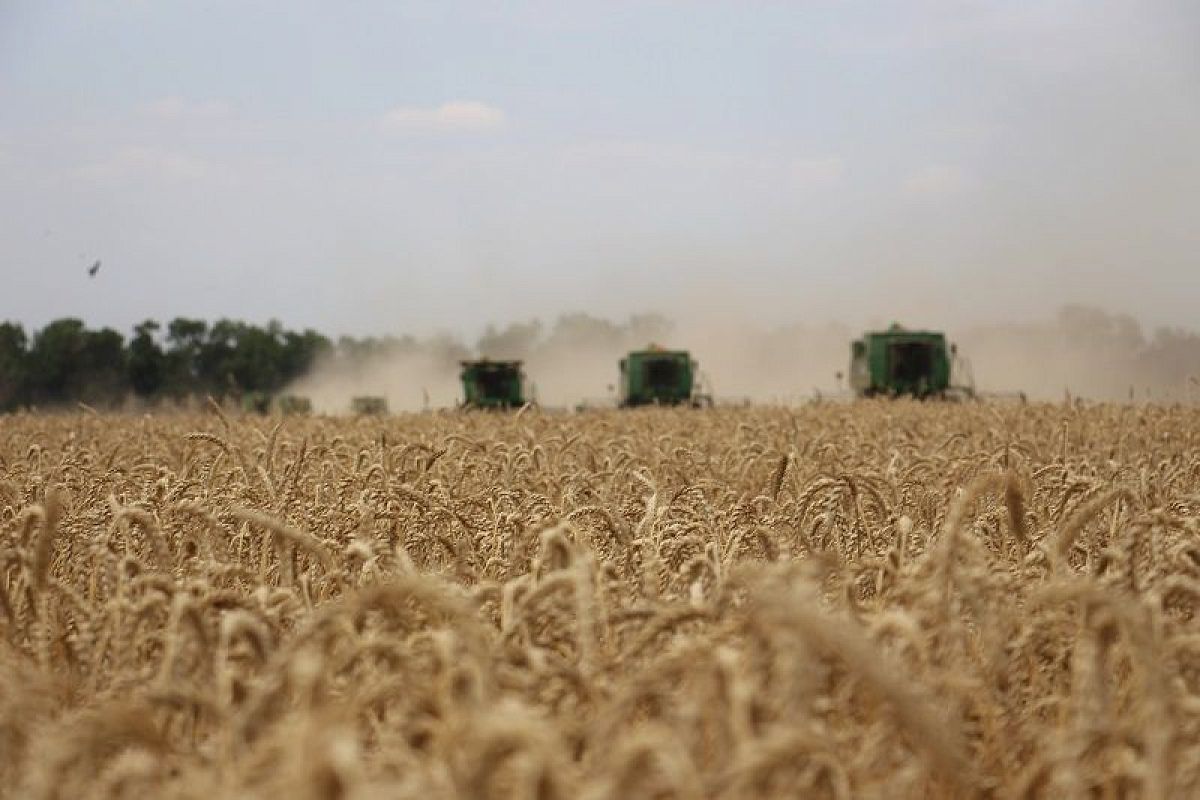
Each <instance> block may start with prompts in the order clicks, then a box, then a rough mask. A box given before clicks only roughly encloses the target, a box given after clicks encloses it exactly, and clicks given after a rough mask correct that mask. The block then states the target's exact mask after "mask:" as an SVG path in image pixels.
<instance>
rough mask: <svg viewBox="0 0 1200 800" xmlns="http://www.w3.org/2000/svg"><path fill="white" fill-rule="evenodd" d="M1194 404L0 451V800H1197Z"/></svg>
mask: <svg viewBox="0 0 1200 800" xmlns="http://www.w3.org/2000/svg"><path fill="white" fill-rule="evenodd" d="M1197 431H1200V410H1197V409H1194V408H1190V409H1189V408H1184V407H1173V408H1168V407H1152V406H1150V407H1132V406H1116V405H1096V406H1092V405H1083V404H1079V403H1075V404H1060V405H1048V404H1047V405H1029V406H1015V405H1014V406H989V405H984V404H969V405H945V404H937V403H924V404H922V403H916V402H892V403H889V402H862V403H855V404H812V405H808V406H804V407H800V408H795V409H786V408H753V409H717V410H710V411H692V410H667V409H648V410H644V411H636V412H615V411H597V412H589V413H582V414H551V413H545V412H539V411H537V410H525V411H523V412H521V413H519V414H515V415H497V414H486V413H435V414H414V415H404V416H396V417H389V418H381V419H335V418H287V419H286V420H278V419H269V418H262V417H250V416H239V415H233V414H226V413H224V412H220V411H219V410H217V409H215V408H214V409H209V410H208V411H207V412H206V413H193V414H179V415H163V416H135V415H126V416H122V415H100V414H94V413H82V412H81V413H72V414H59V415H50V414H47V415H32V414H23V415H16V416H9V417H5V418H3V419H2V420H0V478H2V480H0V526H2V534H0V795H3V796H5V797H21V798H47V799H48V798H115V797H122V798H142V797H162V798H198V799H199V798H203V800H220V799H221V798H270V797H288V798H292V799H294V800H300V799H301V798H419V799H420V800H439V799H440V798H500V797H505V798H508V797H513V798H537V799H538V800H550V799H551V798H577V797H578V798H592V799H594V800H600V799H601V798H663V799H665V798H681V799H683V798H769V797H770V798H774V797H806V798H809V797H812V798H824V797H832V798H849V797H863V798H918V797H935V798H938V797H940V798H950V797H997V798H1004V797H1014V798H1016V797H1046V798H1060V797H1065V798H1074V797H1089V798H1091V797H1094V798H1118V797H1147V798H1172V797H1194V796H1197V794H1200V622H1198V620H1197V619H1196V616H1195V612H1196V606H1197V604H1198V603H1200V538H1198V536H1200V524H1198V520H1200V451H1198V448H1197V444H1198V441H1197V438H1198V434H1197Z"/></svg>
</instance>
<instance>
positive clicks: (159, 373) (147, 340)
mask: <svg viewBox="0 0 1200 800" xmlns="http://www.w3.org/2000/svg"><path fill="white" fill-rule="evenodd" d="M161 328H162V326H161V325H159V324H158V323H157V322H155V321H154V320H152V319H148V320H146V321H145V322H143V323H142V324H140V325H138V326H136V327H135V328H134V329H133V334H134V336H133V339H131V340H130V341H129V357H128V361H129V383H130V385H131V386H132V387H133V391H134V392H135V393H136V394H138V395H139V396H141V397H152V396H154V395H157V394H159V392H160V391H161V390H162V388H163V384H164V383H165V381H166V378H167V357H166V354H165V353H164V352H163V349H162V348H161V347H160V346H159V344H158V341H157V339H156V338H155V335H156V334H157V333H158V331H159V330H160V329H161Z"/></svg>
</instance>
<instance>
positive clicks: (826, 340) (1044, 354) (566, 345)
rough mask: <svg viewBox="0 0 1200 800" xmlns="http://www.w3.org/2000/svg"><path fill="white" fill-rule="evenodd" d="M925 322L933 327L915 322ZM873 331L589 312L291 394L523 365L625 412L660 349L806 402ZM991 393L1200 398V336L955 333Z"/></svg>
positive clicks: (401, 346)
mask: <svg viewBox="0 0 1200 800" xmlns="http://www.w3.org/2000/svg"><path fill="white" fill-rule="evenodd" d="M905 322H907V323H909V324H913V325H914V326H915V325H916V324H917V323H919V322H920V321H919V320H905ZM860 332H861V328H859V327H854V326H851V325H848V324H842V323H829V324H824V325H815V324H791V325H781V326H774V327H771V326H760V325H756V324H755V323H754V322H752V321H748V320H745V319H737V318H735V317H727V318H721V319H706V320H689V321H687V322H686V323H682V324H681V323H676V322H674V321H672V320H670V319H668V318H667V317H665V316H662V315H659V314H641V315H635V316H632V317H629V318H627V319H626V320H624V321H620V322H614V321H610V320H606V319H602V318H599V317H594V316H591V315H588V314H585V313H573V314H565V315H562V316H560V317H558V319H557V320H555V321H554V322H553V323H552V324H549V325H547V324H543V323H542V322H540V321H536V320H533V321H528V322H518V323H512V324H509V325H506V326H503V327H497V326H489V327H488V328H487V329H486V330H485V332H484V333H483V335H482V336H480V337H479V338H478V340H477V341H476V342H475V343H474V344H472V345H468V344H467V343H465V342H463V341H462V340H460V339H458V338H455V337H453V336H450V335H440V336H436V337H432V338H430V339H424V340H422V339H414V338H412V337H404V338H401V339H386V340H383V341H382V342H380V343H378V344H377V345H376V346H374V347H371V348H367V349H366V350H365V351H364V350H363V348H361V347H360V348H358V349H357V350H356V349H354V348H351V347H348V346H347V345H345V344H344V343H339V346H338V347H337V348H335V350H334V352H333V353H332V354H331V355H330V356H329V357H328V358H326V359H325V360H323V361H322V362H321V363H319V364H318V365H317V367H316V368H315V369H314V370H313V371H312V372H311V373H310V374H309V375H308V376H306V377H305V378H303V379H302V380H300V381H299V382H297V383H296V384H295V385H293V386H292V387H291V388H290V389H289V391H291V392H294V393H297V394H302V395H306V396H308V397H310V398H311V399H312V401H313V404H314V406H315V408H316V409H317V410H319V411H322V412H325V413H341V412H345V411H347V410H348V409H349V407H350V401H351V399H352V398H353V397H356V396H382V397H385V398H386V399H387V401H388V404H389V407H390V408H391V409H392V410H394V411H415V410H421V409H436V408H445V407H450V406H453V405H455V404H457V403H458V402H459V400H460V399H461V395H462V391H461V387H460V385H459V383H458V371H459V364H458V362H459V361H460V360H462V359H466V358H473V357H487V358H492V359H522V360H523V361H524V362H525V371H526V373H527V375H528V378H529V382H530V385H531V389H532V394H533V396H534V397H535V398H536V399H537V400H538V402H539V403H541V404H542V405H544V406H547V407H574V406H576V405H578V404H580V403H585V404H587V405H590V406H605V405H612V404H613V403H615V399H616V395H615V384H616V382H617V361H618V359H619V358H620V357H621V356H622V355H623V354H624V353H626V352H628V351H629V350H631V349H635V348H641V347H645V346H646V345H649V344H652V343H653V344H657V345H661V346H664V347H668V348H679V349H687V350H690V351H691V353H692V355H693V356H694V357H695V358H696V359H697V360H698V362H699V365H700V373H701V380H702V388H703V389H704V390H706V391H709V392H711V393H712V394H713V395H714V397H715V398H716V399H717V400H718V401H719V402H721V401H724V402H739V401H743V400H749V401H752V402H757V403H782V404H793V403H798V402H803V401H804V400H807V399H810V398H812V397H814V396H817V395H818V394H819V395H821V396H833V397H836V396H844V395H845V394H846V387H845V385H844V378H843V376H844V373H845V372H846V368H847V361H848V357H849V344H850V341H851V340H852V339H853V338H855V336H857V335H858V334H859V333H860ZM946 333H947V335H948V337H949V338H950V339H951V340H952V341H954V342H956V343H957V344H958V345H959V352H960V354H961V355H962V356H964V357H965V358H966V360H967V361H968V362H969V364H970V366H971V371H972V372H973V375H974V381H975V385H976V387H977V388H978V389H979V390H980V391H981V392H984V393H1011V394H1016V393H1024V394H1025V395H1026V396H1027V397H1028V398H1030V399H1034V400H1059V399H1062V398H1063V397H1065V396H1068V395H1069V396H1072V397H1082V398H1087V399H1093V400H1110V401H1129V400H1134V401H1137V402H1146V401H1151V402H1197V401H1200V334H1198V333H1197V332H1195V331H1190V330H1183V329H1171V328H1162V329H1158V330H1156V331H1154V332H1152V333H1150V334H1147V333H1146V332H1145V331H1144V330H1143V329H1142V326H1141V325H1140V324H1139V323H1138V322H1137V320H1135V319H1134V318H1133V317H1131V316H1129V315H1126V314H1119V313H1110V312H1106V311H1103V310H1100V309H1096V308H1090V307H1086V306H1077V305H1076V306H1065V307H1063V308H1062V309H1060V310H1059V312H1058V313H1057V314H1056V315H1055V316H1054V317H1053V318H1051V319H1048V320H1045V321H1041V322H1031V323H1020V324H1017V323H1001V324H986V325H976V326H971V327H967V328H964V329H962V330H954V329H948V330H947V331H946Z"/></svg>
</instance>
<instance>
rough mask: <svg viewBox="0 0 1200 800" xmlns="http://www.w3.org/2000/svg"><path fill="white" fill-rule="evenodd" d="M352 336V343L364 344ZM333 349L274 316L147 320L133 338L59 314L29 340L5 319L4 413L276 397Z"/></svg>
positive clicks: (1, 333) (0, 405)
mask: <svg viewBox="0 0 1200 800" xmlns="http://www.w3.org/2000/svg"><path fill="white" fill-rule="evenodd" d="M164 334H165V335H164ZM350 342H351V343H352V344H351V346H350V347H349V349H352V350H356V351H357V350H361V349H362V345H361V344H360V343H359V342H357V341H355V340H350ZM368 346H369V345H368ZM334 353H335V348H334V346H333V344H332V343H331V342H330V341H329V339H327V338H326V337H324V336H322V335H321V334H319V333H317V332H316V331H313V330H311V329H310V330H305V331H303V332H296V331H289V330H286V329H284V327H283V326H282V325H281V324H280V323H279V322H276V321H271V322H269V323H268V324H267V325H266V326H265V327H260V326H257V325H249V324H246V323H244V322H236V321H233V320H228V319H222V320H219V321H217V322H216V323H214V324H213V325H212V326H209V324H208V323H207V322H204V321H203V320H196V319H186V318H183V317H180V318H177V319H173V320H171V321H170V322H168V323H167V324H166V327H165V329H164V327H163V326H162V325H161V324H160V323H158V322H157V321H155V320H152V319H148V320H146V321H144V322H142V323H141V324H139V325H137V326H135V327H134V329H133V337H132V338H130V339H129V341H128V343H126V341H125V339H124V337H123V336H122V335H121V334H120V333H118V332H117V331H115V330H112V329H111V328H102V329H100V330H91V329H89V328H88V327H87V326H86V325H85V324H84V323H83V321H82V320H78V319H73V318H67V319H59V320H55V321H53V322H51V323H49V324H48V325H46V326H45V327H44V328H42V329H41V330H40V331H37V332H35V333H34V334H33V336H32V337H27V336H26V334H25V330H24V328H22V327H21V326H20V325H17V324H14V323H10V322H5V323H0V411H11V410H14V409H16V408H20V407H21V406H24V405H34V406H40V407H52V406H54V405H59V404H64V403H73V402H84V403H87V404H89V405H99V406H111V405H115V404H118V403H120V402H122V401H123V400H124V399H125V398H127V397H129V396H130V395H133V396H136V397H138V398H141V399H143V400H151V401H152V400H159V399H173V400H178V399H181V398H184V397H187V396H203V395H209V394H211V395H213V396H215V397H225V396H234V397H237V396H241V395H243V394H245V393H250V392H255V393H265V394H271V393H275V392H278V391H280V390H281V389H283V388H284V387H285V386H287V385H288V383H290V382H291V381H293V380H295V379H297V378H299V377H301V376H302V375H304V374H305V373H306V372H308V371H309V370H310V369H312V368H313V366H314V365H315V364H316V363H317V361H318V360H319V359H321V358H325V357H328V356H332V355H334Z"/></svg>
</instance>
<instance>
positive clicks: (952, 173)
mask: <svg viewBox="0 0 1200 800" xmlns="http://www.w3.org/2000/svg"><path fill="white" fill-rule="evenodd" d="M970 184H971V179H970V176H968V175H967V173H966V172H964V171H963V170H962V169H960V168H959V167H952V166H947V165H945V164H934V165H930V166H927V167H924V168H922V169H920V170H917V171H916V172H914V173H913V174H912V175H909V176H908V177H907V178H906V179H905V180H904V191H905V192H906V193H908V194H910V195H916V196H920V197H945V196H948V195H954V194H959V193H960V192H962V191H964V190H966V189H967V188H968V187H969V186H970Z"/></svg>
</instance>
